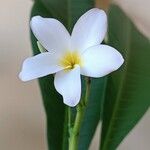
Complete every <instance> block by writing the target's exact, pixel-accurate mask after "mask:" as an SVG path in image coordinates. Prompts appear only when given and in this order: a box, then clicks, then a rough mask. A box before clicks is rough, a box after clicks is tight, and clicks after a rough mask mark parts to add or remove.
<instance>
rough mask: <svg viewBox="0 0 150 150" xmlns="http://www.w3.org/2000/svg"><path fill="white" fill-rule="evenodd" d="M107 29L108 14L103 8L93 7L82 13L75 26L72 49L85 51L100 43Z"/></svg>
mask: <svg viewBox="0 0 150 150" xmlns="http://www.w3.org/2000/svg"><path fill="white" fill-rule="evenodd" d="M106 31H107V16H106V14H105V12H104V11H103V10H100V9H98V8H93V9H91V10H89V11H88V12H86V13H85V14H84V15H82V16H81V17H80V18H79V20H78V21H77V23H76V24H75V26H74V29H73V32H72V35H71V43H72V47H73V48H72V49H75V50H79V51H81V52H82V51H84V50H85V49H87V48H89V47H91V46H95V45H98V44H100V43H101V42H102V41H103V39H104V37H105V34H106Z"/></svg>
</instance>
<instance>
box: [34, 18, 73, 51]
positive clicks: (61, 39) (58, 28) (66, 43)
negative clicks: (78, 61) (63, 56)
mask: <svg viewBox="0 0 150 150" xmlns="http://www.w3.org/2000/svg"><path fill="white" fill-rule="evenodd" d="M31 29H32V31H33V33H34V35H35V37H36V38H37V39H38V41H39V42H40V43H41V45H42V46H43V47H44V48H45V49H46V50H48V51H51V50H55V51H56V50H57V51H59V52H60V53H61V52H62V51H64V50H68V49H70V35H69V33H68V31H67V30H66V28H65V27H64V25H63V24H62V23H60V22H59V21H58V20H56V19H53V18H42V17H40V16H35V17H33V18H32V20H31Z"/></svg>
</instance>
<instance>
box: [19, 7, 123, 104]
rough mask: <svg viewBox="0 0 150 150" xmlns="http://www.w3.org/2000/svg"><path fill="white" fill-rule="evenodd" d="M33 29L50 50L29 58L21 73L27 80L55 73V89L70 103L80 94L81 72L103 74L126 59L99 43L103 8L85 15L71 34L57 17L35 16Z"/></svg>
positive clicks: (104, 22)
mask: <svg viewBox="0 0 150 150" xmlns="http://www.w3.org/2000/svg"><path fill="white" fill-rule="evenodd" d="M31 29H32V31H33V33H34V35H35V37H36V38H37V39H38V41H39V42H40V44H41V45H42V46H43V47H44V48H45V49H46V50H47V52H44V53H41V54H38V55H36V56H33V57H30V58H27V59H26V60H25V61H24V63H23V67H22V71H21V73H20V75H19V77H20V79H21V80H23V81H28V80H32V79H36V78H39V77H43V76H46V75H49V74H54V73H55V77H54V85H55V88H56V90H57V91H58V92H59V93H60V94H61V95H62V96H63V101H64V103H65V104H66V105H68V106H71V107H73V106H76V105H77V104H78V103H79V101H80V97H81V77H80V76H81V75H84V76H89V77H94V78H97V77H103V76H105V75H107V74H109V73H110V72H112V71H115V70H117V69H118V68H119V67H120V66H121V65H122V64H123V62H124V59H123V57H122V56H121V54H120V53H119V52H118V51H117V50H116V49H114V48H112V47H110V46H107V45H104V44H100V43H101V42H102V40H103V39H104V37H105V34H106V31H107V16H106V14H105V12H104V11H103V10H99V9H97V8H94V9H91V10H89V11H88V12H86V13H85V14H84V15H82V16H81V17H80V18H79V20H78V21H77V23H76V24H75V26H74V28H73V31H72V34H71V35H70V34H69V33H68V31H67V30H66V28H65V27H64V26H63V24H61V23H60V22H59V21H58V20H56V19H53V18H42V17H40V16H35V17H33V18H32V20H31Z"/></svg>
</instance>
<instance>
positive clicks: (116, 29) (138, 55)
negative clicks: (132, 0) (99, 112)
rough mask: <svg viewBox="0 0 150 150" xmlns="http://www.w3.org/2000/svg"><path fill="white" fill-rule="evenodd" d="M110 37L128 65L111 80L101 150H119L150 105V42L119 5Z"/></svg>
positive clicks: (111, 19)
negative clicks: (117, 149)
mask: <svg viewBox="0 0 150 150" xmlns="http://www.w3.org/2000/svg"><path fill="white" fill-rule="evenodd" d="M108 37H109V44H110V45H111V46H113V47H115V48H116V49H117V50H119V51H120V52H121V53H122V54H123V56H124V58H125V63H124V65H123V66H122V68H121V69H120V70H119V71H117V72H115V73H113V74H111V75H110V76H109V78H108V81H107V88H106V97H105V104H104V113H103V124H102V140H101V148H100V149H101V150H115V149H116V148H117V146H118V145H119V144H120V142H121V141H122V140H123V138H124V137H125V136H126V135H127V134H128V133H129V131H131V129H132V128H133V127H134V126H135V125H136V124H137V122H138V121H139V120H140V118H141V117H142V116H143V115H144V113H145V112H146V110H147V109H148V107H149V106H150V41H149V40H148V39H146V38H145V37H144V36H143V35H142V34H141V33H140V32H139V31H138V30H137V29H136V27H135V26H134V25H133V23H132V22H131V21H130V20H129V19H128V18H127V16H125V14H124V13H123V12H122V10H121V9H119V8H118V7H117V6H111V8H110V11H109V32H108Z"/></svg>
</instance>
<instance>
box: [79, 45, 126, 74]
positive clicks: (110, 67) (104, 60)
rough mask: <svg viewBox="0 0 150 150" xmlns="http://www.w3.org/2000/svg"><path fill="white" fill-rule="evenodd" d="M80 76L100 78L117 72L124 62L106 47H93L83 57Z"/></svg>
mask: <svg viewBox="0 0 150 150" xmlns="http://www.w3.org/2000/svg"><path fill="white" fill-rule="evenodd" d="M82 60H83V67H82V68H81V74H82V75H85V76H90V77H102V76H105V75H107V74H109V73H111V72H113V71H115V70H117V69H118V68H119V67H120V66H121V65H122V64H123V62H124V59H123V57H122V55H121V54H120V53H119V52H118V51H117V50H116V49H114V48H113V47H110V46H107V45H99V46H94V47H91V48H89V49H87V50H86V51H85V52H84V53H83V55H82Z"/></svg>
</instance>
